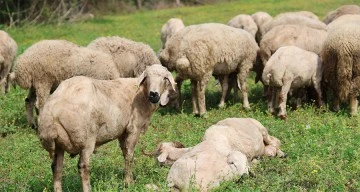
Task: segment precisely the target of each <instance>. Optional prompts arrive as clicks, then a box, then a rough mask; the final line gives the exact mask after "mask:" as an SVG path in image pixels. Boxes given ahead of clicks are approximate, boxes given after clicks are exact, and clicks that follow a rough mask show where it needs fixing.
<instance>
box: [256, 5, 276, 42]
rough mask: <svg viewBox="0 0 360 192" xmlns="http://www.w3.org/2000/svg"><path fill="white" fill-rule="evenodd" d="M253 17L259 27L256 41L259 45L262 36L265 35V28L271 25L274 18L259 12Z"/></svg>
mask: <svg viewBox="0 0 360 192" xmlns="http://www.w3.org/2000/svg"><path fill="white" fill-rule="evenodd" d="M251 17H252V18H253V20H254V22H255V23H256V25H257V27H258V31H257V32H256V35H255V39H256V42H257V43H258V44H260V40H261V38H262V36H263V35H264V34H265V32H264V31H265V26H266V25H267V24H268V23H270V22H271V21H272V20H273V18H272V16H271V15H269V14H268V13H266V12H263V11H258V12H256V13H254V14H252V15H251Z"/></svg>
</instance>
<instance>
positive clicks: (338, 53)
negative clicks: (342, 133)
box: [321, 22, 360, 115]
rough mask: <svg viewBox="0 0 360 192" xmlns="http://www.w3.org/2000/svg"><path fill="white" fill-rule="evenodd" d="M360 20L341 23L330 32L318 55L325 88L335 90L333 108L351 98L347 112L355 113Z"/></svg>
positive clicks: (359, 70) (359, 86) (359, 85)
mask: <svg viewBox="0 0 360 192" xmlns="http://www.w3.org/2000/svg"><path fill="white" fill-rule="evenodd" d="M359 53H360V24H359V23H355V22H349V23H344V24H342V25H339V27H338V28H336V29H333V30H331V31H330V32H329V35H328V37H327V38H326V40H325V42H324V46H323V49H322V52H321V58H322V60H323V63H324V64H323V65H324V67H323V68H324V74H323V82H324V84H325V89H328V90H332V91H333V94H334V109H335V110H336V111H338V110H339V109H340V102H345V101H346V100H348V99H350V115H356V114H357V107H358V101H357V97H358V96H359V95H360V55H359Z"/></svg>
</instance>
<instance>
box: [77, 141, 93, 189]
mask: <svg viewBox="0 0 360 192" xmlns="http://www.w3.org/2000/svg"><path fill="white" fill-rule="evenodd" d="M89 140H91V139H89ZM94 149H95V139H94V142H93V143H91V144H90V146H87V147H86V148H85V149H83V150H82V151H81V153H80V158H79V162H78V169H79V173H80V176H81V184H82V188H83V191H91V186H90V155H91V154H92V153H93V152H94Z"/></svg>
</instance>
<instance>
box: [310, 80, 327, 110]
mask: <svg viewBox="0 0 360 192" xmlns="http://www.w3.org/2000/svg"><path fill="white" fill-rule="evenodd" d="M313 82H314V88H315V91H316V93H317V99H318V105H319V107H324V106H325V102H324V99H323V96H322V89H321V78H316V76H315V77H313Z"/></svg>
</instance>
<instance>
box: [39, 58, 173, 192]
mask: <svg viewBox="0 0 360 192" xmlns="http://www.w3.org/2000/svg"><path fill="white" fill-rule="evenodd" d="M174 85H175V82H174V79H173V77H172V75H171V73H170V72H169V71H168V70H167V69H166V68H165V67H163V66H161V65H159V64H154V65H151V66H149V67H147V68H146V69H145V71H144V72H143V73H142V75H141V76H140V77H138V78H119V79H116V80H97V79H92V78H89V77H84V76H78V77H73V78H70V79H68V80H65V81H63V82H62V83H61V84H60V85H59V87H58V88H57V89H56V90H55V92H54V93H53V94H52V95H51V96H50V97H49V99H48V100H47V102H46V103H45V106H44V108H43V110H42V111H40V115H39V138H40V141H41V144H42V146H43V147H44V148H45V149H46V150H47V151H48V152H49V154H50V157H51V158H52V160H53V163H52V169H53V182H54V190H55V191H61V188H62V187H61V180H62V179H61V174H62V173H61V172H62V166H63V159H64V151H66V152H68V153H70V154H72V155H73V156H74V155H76V154H79V155H80V159H79V164H78V168H79V173H80V175H81V179H82V187H83V190H84V191H90V190H91V186H90V175H89V174H90V167H89V166H90V165H89V164H90V155H91V154H92V153H93V152H94V150H95V148H97V147H99V146H101V145H102V144H104V143H107V142H109V141H112V140H115V139H118V141H119V145H120V148H121V150H122V152H123V156H124V159H125V182H126V183H127V184H129V183H132V182H133V174H132V164H133V154H134V149H135V145H136V143H137V141H138V140H139V136H140V134H141V133H142V132H145V131H146V130H147V128H148V125H149V123H150V118H151V116H152V114H153V113H154V112H155V110H156V109H157V108H158V107H159V103H160V105H166V104H167V101H168V93H169V90H170V89H174Z"/></svg>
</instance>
